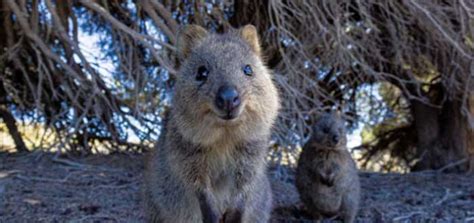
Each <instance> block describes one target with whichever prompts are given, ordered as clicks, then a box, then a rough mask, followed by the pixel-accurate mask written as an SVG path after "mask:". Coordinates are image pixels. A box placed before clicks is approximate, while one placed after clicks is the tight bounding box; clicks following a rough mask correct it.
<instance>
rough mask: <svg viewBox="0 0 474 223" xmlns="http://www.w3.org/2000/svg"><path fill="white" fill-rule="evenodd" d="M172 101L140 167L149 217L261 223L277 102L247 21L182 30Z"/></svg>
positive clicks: (268, 201) (266, 211)
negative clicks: (226, 27)
mask: <svg viewBox="0 0 474 223" xmlns="http://www.w3.org/2000/svg"><path fill="white" fill-rule="evenodd" d="M177 49H178V54H179V57H180V59H181V62H182V65H181V68H180V70H179V72H178V75H177V80H176V85H175V92H174V99H173V100H174V101H173V106H172V108H171V110H170V113H169V119H168V120H167V124H166V126H165V130H164V132H163V134H162V137H161V139H160V140H159V142H158V145H157V148H156V149H155V150H154V151H153V152H152V153H151V157H149V160H148V162H147V167H146V172H145V193H144V194H145V197H144V199H145V201H146V202H145V205H146V209H147V216H148V218H149V219H148V220H149V221H150V222H170V223H180V222H199V223H200V222H205V223H207V222H213V223H215V222H249V223H253V222H267V221H268V218H269V215H270V211H271V206H272V195H271V188H270V185H269V181H268V178H267V175H266V161H265V159H266V154H267V150H268V149H267V148H268V142H269V138H270V132H271V127H272V125H273V123H274V121H275V119H276V117H277V113H278V109H279V99H278V92H277V89H276V87H275V85H274V83H273V81H272V76H271V73H270V71H269V70H268V69H267V68H266V67H265V65H264V64H263V61H262V57H261V55H260V54H261V50H260V44H259V39H258V34H257V31H256V29H255V27H254V26H252V25H247V26H245V27H243V28H241V29H238V30H232V31H229V32H227V33H225V34H213V33H208V32H207V31H206V30H205V29H203V28H202V27H199V26H195V25H190V26H187V27H185V28H184V29H183V30H182V31H181V32H180V34H179V37H178V47H177Z"/></svg>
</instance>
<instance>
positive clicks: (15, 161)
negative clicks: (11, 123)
mask: <svg viewBox="0 0 474 223" xmlns="http://www.w3.org/2000/svg"><path fill="white" fill-rule="evenodd" d="M142 172H143V156H142V155H124V154H121V155H109V156H90V157H85V158H55V157H54V156H53V155H52V154H45V153H41V152H38V153H31V154H27V155H12V154H5V153H3V154H2V153H0V222H143V221H144V217H143V213H142V208H141V206H140V186H141V181H142ZM281 173H286V174H284V175H281ZM360 176H361V181H362V190H363V200H362V204H361V209H360V212H359V215H358V217H357V221H358V222H474V177H472V176H466V175H457V174H441V173H434V172H425V173H412V174H405V175H401V174H379V173H361V174H360ZM271 179H272V186H273V192H274V199H275V211H274V213H273V217H272V222H311V221H310V220H308V216H307V214H305V212H304V211H302V209H303V208H302V205H301V204H300V203H299V198H298V193H297V192H296V190H295V187H294V186H293V181H294V179H293V170H292V169H288V168H283V169H280V170H279V171H275V170H272V171H271ZM331 221H337V220H330V219H327V220H325V221H324V222H331Z"/></svg>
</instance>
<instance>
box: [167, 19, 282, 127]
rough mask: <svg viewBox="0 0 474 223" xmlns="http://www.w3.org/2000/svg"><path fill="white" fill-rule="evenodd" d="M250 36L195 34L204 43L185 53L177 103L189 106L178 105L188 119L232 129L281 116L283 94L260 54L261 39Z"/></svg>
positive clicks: (243, 32)
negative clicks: (242, 123)
mask: <svg viewBox="0 0 474 223" xmlns="http://www.w3.org/2000/svg"><path fill="white" fill-rule="evenodd" d="M198 29H199V28H198ZM253 30H254V29H253ZM195 32H202V33H198V34H196V33H195ZM245 34H248V33H245V30H239V31H235V32H234V33H229V34H224V35H218V34H208V33H207V32H205V31H204V30H200V31H196V30H194V31H193V33H191V34H190V35H192V36H191V37H196V36H198V39H197V40H196V39H192V38H189V39H190V40H189V41H190V42H189V43H188V44H189V49H185V50H184V51H183V49H181V51H182V52H183V54H185V55H183V57H184V60H183V64H182V67H181V70H180V73H179V78H178V81H177V84H176V89H177V91H176V95H175V99H176V100H182V101H183V102H184V101H185V103H178V104H181V105H182V106H183V109H184V110H185V111H186V112H188V114H189V113H193V114H194V115H195V117H196V118H199V119H200V120H202V121H209V120H212V121H213V122H214V123H217V124H222V125H232V124H236V123H239V122H240V121H243V120H249V119H255V120H258V116H268V114H265V113H266V112H269V113H276V110H277V109H278V98H277V93H276V89H275V87H274V85H273V82H272V80H271V77H270V74H269V71H268V70H267V69H266V68H265V66H264V65H263V62H262V61H261V59H260V56H259V53H260V52H259V49H258V48H257V49H256V48H255V47H258V39H257V36H256V33H255V36H250V37H249V36H245ZM248 35H249V34H248ZM250 35H252V33H250ZM245 37H247V38H245ZM252 38H255V39H252ZM192 41H194V43H191V42H192ZM252 41H254V42H252ZM252 43H254V44H256V45H253V44H252ZM267 110H268V111H267ZM249 116H254V117H249Z"/></svg>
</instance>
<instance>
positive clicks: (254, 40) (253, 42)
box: [239, 25, 260, 56]
mask: <svg viewBox="0 0 474 223" xmlns="http://www.w3.org/2000/svg"><path fill="white" fill-rule="evenodd" d="M239 34H240V37H241V38H242V39H243V40H245V42H247V44H249V46H250V48H251V49H252V51H253V52H254V53H255V54H257V55H258V56H260V42H259V39H258V33H257V28H255V26H253V25H246V26H244V27H242V28H240V29H239Z"/></svg>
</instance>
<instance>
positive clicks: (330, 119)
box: [312, 114, 347, 148]
mask: <svg viewBox="0 0 474 223" xmlns="http://www.w3.org/2000/svg"><path fill="white" fill-rule="evenodd" d="M312 139H313V141H315V143H317V144H319V145H322V146H324V147H327V148H335V147H336V148H338V147H340V146H342V145H345V144H346V142H347V139H346V133H345V127H344V123H343V121H342V120H341V119H340V118H339V117H337V116H336V115H333V114H324V115H322V116H321V117H320V118H319V119H318V121H316V124H315V125H314V127H313V138H312Z"/></svg>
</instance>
